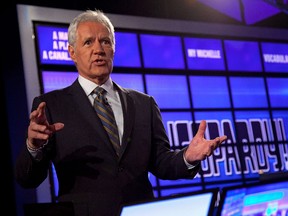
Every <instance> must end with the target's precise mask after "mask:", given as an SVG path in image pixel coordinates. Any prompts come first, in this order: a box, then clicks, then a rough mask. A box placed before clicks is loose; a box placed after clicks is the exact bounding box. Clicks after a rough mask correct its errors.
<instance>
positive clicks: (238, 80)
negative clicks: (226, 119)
mask: <svg viewBox="0 0 288 216" xmlns="http://www.w3.org/2000/svg"><path fill="white" fill-rule="evenodd" d="M230 84H231V92H232V98H233V104H234V107H267V106H268V102H267V96H266V91H265V84H264V79H263V78H254V77H252V78H251V77H248V78H245V77H230Z"/></svg>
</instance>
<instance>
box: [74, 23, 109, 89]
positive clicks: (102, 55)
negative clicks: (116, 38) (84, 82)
mask: <svg viewBox="0 0 288 216" xmlns="http://www.w3.org/2000/svg"><path fill="white" fill-rule="evenodd" d="M68 49H69V53H70V57H71V59H72V60H73V61H74V62H75V64H76V67H77V69H78V73H79V74H80V75H81V76H83V77H85V78H87V79H89V80H91V81H93V82H95V83H97V84H99V85H101V84H103V83H104V82H105V81H106V80H107V79H108V78H109V76H110V73H111V72H112V69H113V59H114V49H113V44H112V36H111V33H110V32H109V31H108V29H107V28H106V27H105V26H104V25H103V24H101V23H97V22H90V21H88V22H83V23H80V24H79V26H78V29H77V35H76V43H75V45H74V47H72V46H71V45H69V48H68Z"/></svg>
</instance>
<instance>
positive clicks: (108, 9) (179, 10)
mask: <svg viewBox="0 0 288 216" xmlns="http://www.w3.org/2000/svg"><path fill="white" fill-rule="evenodd" d="M251 1H254V0H251ZM279 2H280V1H279ZM7 4H8V5H7ZM17 4H27V5H35V6H45V7H53V8H61V9H72V10H86V9H94V8H97V9H101V10H103V11H104V12H105V13H113V14H123V15H135V16H144V17H156V18H165V19H166V18H167V19H178V20H191V21H200V22H209V23H223V24H233V25H246V24H245V23H243V22H239V21H236V20H234V19H232V18H230V17H228V16H225V15H223V14H222V13H220V12H217V11H216V10H213V9H211V8H209V7H207V6H205V5H203V4H201V3H199V2H197V1H195V0H141V1H137V0H102V1H99V0H94V1H91V0H90V1H89V0H69V1H68V0H57V1H55V0H44V1H43V0H38V1H36V0H27V1H25V0H22V1H16V0H14V1H13V0H11V1H9V2H7V3H6V6H4V5H2V7H1V13H0V14H1V24H2V26H1V33H0V35H1V51H2V53H1V100H2V104H4V105H3V107H2V112H1V123H2V131H3V132H2V135H3V137H1V140H2V141H3V142H2V146H1V156H0V158H1V159H0V164H1V176H2V181H1V184H2V187H1V188H2V189H1V192H2V200H3V201H2V205H1V212H6V215H11V216H13V215H18V216H20V215H22V213H20V214H19V208H22V205H23V203H31V202H35V201H36V194H35V190H25V193H22V190H23V189H21V188H19V186H18V185H17V184H15V181H14V177H13V166H14V162H15V158H16V156H17V154H18V151H19V149H20V148H22V147H23V146H24V143H25V133H26V129H27V126H28V121H29V116H28V113H29V111H28V110H27V101H26V93H25V92H26V90H25V81H24V69H23V63H22V55H21V44H20V37H19V29H18V21H17V10H16V5H17ZM239 4H241V0H239ZM255 10H257V8H255ZM253 26H258V27H271V28H285V29H288V14H287V13H285V12H282V13H279V14H277V15H275V16H272V17H269V18H267V19H265V20H262V21H260V22H258V23H255V24H253V25H252V27H253ZM287 40H288V38H287ZM3 48H4V49H3ZM17 209H18V210H17ZM17 212H18V213H17ZM20 212H21V210H20Z"/></svg>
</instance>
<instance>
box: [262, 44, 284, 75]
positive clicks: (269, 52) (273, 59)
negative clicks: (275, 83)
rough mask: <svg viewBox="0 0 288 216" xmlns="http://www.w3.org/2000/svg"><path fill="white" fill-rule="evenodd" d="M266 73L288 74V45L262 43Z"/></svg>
mask: <svg viewBox="0 0 288 216" xmlns="http://www.w3.org/2000/svg"><path fill="white" fill-rule="evenodd" d="M261 47H262V53H263V61H264V68H265V71H266V72H288V44H284V43H268V42H262V43H261Z"/></svg>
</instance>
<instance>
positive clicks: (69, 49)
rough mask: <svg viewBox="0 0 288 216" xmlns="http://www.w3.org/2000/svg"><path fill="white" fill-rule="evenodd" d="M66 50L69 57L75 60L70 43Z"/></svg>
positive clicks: (73, 50)
mask: <svg viewBox="0 0 288 216" xmlns="http://www.w3.org/2000/svg"><path fill="white" fill-rule="evenodd" d="M68 52H69V55H70V58H71V59H72V60H73V61H74V62H75V60H76V56H75V55H76V54H75V49H74V47H73V46H71V45H70V44H69V45H68Z"/></svg>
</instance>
